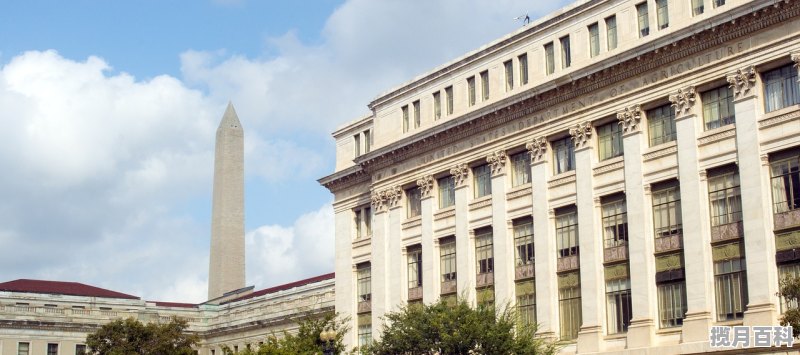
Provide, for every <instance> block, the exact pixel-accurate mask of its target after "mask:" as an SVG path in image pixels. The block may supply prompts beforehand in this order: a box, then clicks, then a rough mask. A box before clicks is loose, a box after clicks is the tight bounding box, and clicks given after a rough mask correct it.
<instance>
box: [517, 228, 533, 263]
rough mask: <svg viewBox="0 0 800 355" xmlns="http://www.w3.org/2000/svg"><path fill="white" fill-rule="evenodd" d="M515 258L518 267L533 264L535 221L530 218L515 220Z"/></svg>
mask: <svg viewBox="0 0 800 355" xmlns="http://www.w3.org/2000/svg"><path fill="white" fill-rule="evenodd" d="M512 223H513V226H514V256H515V259H516V265H517V266H523V265H532V264H533V260H534V259H533V258H534V254H533V219H532V218H530V217H525V218H519V219H515V220H514V221H513V222H512Z"/></svg>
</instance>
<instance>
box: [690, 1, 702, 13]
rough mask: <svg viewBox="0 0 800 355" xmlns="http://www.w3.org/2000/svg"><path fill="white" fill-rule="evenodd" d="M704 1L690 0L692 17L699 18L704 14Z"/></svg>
mask: <svg viewBox="0 0 800 355" xmlns="http://www.w3.org/2000/svg"><path fill="white" fill-rule="evenodd" d="M704 3H705V0H692V16H700V15H702V14H703V12H705V4H704Z"/></svg>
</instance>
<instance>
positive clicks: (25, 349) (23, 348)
mask: <svg viewBox="0 0 800 355" xmlns="http://www.w3.org/2000/svg"><path fill="white" fill-rule="evenodd" d="M30 353H31V343H27V342H19V343H17V355H29V354H30Z"/></svg>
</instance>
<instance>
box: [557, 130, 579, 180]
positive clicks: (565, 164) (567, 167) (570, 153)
mask: <svg viewBox="0 0 800 355" xmlns="http://www.w3.org/2000/svg"><path fill="white" fill-rule="evenodd" d="M553 156H554V158H555V161H554V162H553V163H554V166H553V170H555V171H556V174H561V173H565V172H567V171H572V170H575V145H573V144H572V139H571V138H570V137H566V138H564V139H559V140H557V141H555V142H553Z"/></svg>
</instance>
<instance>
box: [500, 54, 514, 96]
mask: <svg viewBox="0 0 800 355" xmlns="http://www.w3.org/2000/svg"><path fill="white" fill-rule="evenodd" d="M503 67H504V68H505V74H506V92H508V91H511V90H514V61H513V60H512V59H509V60H507V61H505V62H503Z"/></svg>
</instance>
